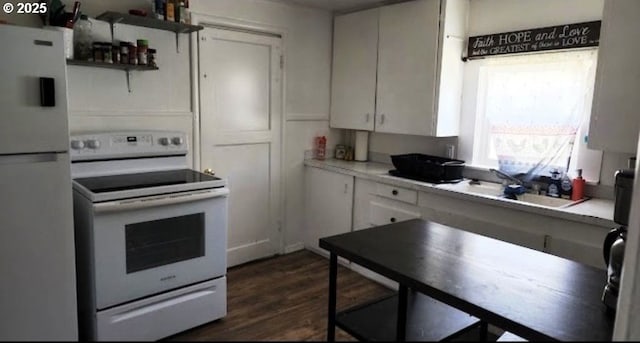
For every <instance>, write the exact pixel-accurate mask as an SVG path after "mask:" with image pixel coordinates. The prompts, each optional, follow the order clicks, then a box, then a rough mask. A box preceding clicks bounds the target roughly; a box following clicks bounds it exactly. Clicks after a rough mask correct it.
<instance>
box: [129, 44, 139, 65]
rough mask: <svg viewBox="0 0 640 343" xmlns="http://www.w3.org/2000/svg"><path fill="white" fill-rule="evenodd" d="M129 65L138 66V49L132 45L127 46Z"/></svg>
mask: <svg viewBox="0 0 640 343" xmlns="http://www.w3.org/2000/svg"><path fill="white" fill-rule="evenodd" d="M129 64H138V47H137V46H136V45H135V44H133V43H130V44H129Z"/></svg>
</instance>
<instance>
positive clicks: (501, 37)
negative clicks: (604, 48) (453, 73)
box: [467, 20, 601, 59]
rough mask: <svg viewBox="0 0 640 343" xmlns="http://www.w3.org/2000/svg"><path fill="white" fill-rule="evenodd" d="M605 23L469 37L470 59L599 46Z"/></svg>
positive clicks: (468, 50) (468, 52)
mask: <svg viewBox="0 0 640 343" xmlns="http://www.w3.org/2000/svg"><path fill="white" fill-rule="evenodd" d="M600 23H601V21H600V20H598V21H590V22H585V23H576V24H567V25H559V26H550V27H543V28H539V29H530V30H520V31H512V32H505V33H496V34H491V35H484V36H475V37H469V44H468V47H467V58H468V59H474V58H481V57H485V56H491V55H504V54H516V53H525V52H535V51H544V50H557V49H569V48H583V47H589V46H598V43H599V42H600Z"/></svg>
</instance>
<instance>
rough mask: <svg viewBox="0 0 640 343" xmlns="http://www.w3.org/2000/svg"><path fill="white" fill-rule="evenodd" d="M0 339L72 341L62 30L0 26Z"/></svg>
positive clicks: (73, 310)
mask: <svg viewBox="0 0 640 343" xmlns="http://www.w3.org/2000/svg"><path fill="white" fill-rule="evenodd" d="M0 44H1V45H2V46H3V47H4V48H3V49H2V52H0V56H1V57H0V275H1V277H0V341H6V340H77V339H78V329H77V306H76V303H77V300H76V274H75V248H74V233H73V207H72V196H71V175H70V162H69V153H68V146H69V143H68V142H69V128H68V118H67V80H66V61H65V57H64V50H63V39H62V33H60V32H57V31H48V30H41V29H35V28H26V27H18V26H11V25H1V24H0Z"/></svg>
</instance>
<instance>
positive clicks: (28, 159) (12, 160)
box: [0, 152, 58, 165]
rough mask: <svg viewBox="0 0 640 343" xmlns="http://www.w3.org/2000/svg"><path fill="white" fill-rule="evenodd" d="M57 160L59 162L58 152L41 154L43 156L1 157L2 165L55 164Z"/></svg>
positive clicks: (0, 162)
mask: <svg viewBox="0 0 640 343" xmlns="http://www.w3.org/2000/svg"><path fill="white" fill-rule="evenodd" d="M57 160H58V153H57V152H47V153H41V154H21V155H0V165H1V164H22V163H43V162H55V161H57Z"/></svg>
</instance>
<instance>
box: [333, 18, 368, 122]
mask: <svg viewBox="0 0 640 343" xmlns="http://www.w3.org/2000/svg"><path fill="white" fill-rule="evenodd" d="M377 63H378V9H377V8H374V9H371V10H367V11H361V12H355V13H351V14H347V15H342V16H338V17H336V18H335V21H334V36H333V67H332V81H331V83H332V87H331V126H332V127H337V128H345V129H357V130H369V131H372V130H373V121H374V118H373V117H374V113H375V104H376V103H375V96H376V68H377Z"/></svg>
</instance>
